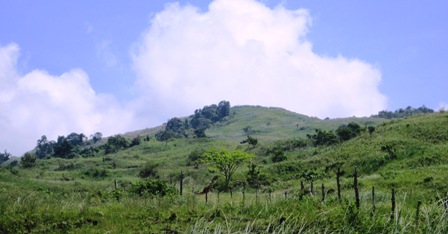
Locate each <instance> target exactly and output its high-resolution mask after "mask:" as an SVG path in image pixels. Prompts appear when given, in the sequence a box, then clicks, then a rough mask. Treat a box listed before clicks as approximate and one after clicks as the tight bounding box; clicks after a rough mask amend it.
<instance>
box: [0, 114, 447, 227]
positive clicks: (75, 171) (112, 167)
mask: <svg viewBox="0 0 448 234" xmlns="http://www.w3.org/2000/svg"><path fill="white" fill-rule="evenodd" d="M350 122H356V123H358V124H359V125H360V126H361V127H366V126H375V127H376V128H375V131H374V132H373V134H369V132H368V131H367V130H365V129H364V128H363V131H361V133H360V134H359V135H358V136H357V137H355V138H353V139H351V140H348V141H344V142H340V143H336V144H331V145H318V146H316V145H313V144H312V143H311V142H310V139H308V138H307V137H306V135H307V134H314V133H315V129H317V128H319V129H324V130H328V131H330V130H335V129H337V128H338V127H339V126H341V125H344V124H345V125H346V124H348V123H350ZM161 129H163V126H162V127H157V128H154V129H147V130H141V131H136V132H133V133H129V134H127V136H130V137H135V136H137V135H141V136H146V135H148V134H151V135H153V134H155V133H156V132H157V131H159V130H161ZM245 130H246V131H245ZM247 134H249V135H251V136H252V137H255V138H257V139H258V144H257V145H256V146H252V145H247V144H240V142H241V141H242V140H244V139H246V137H247V136H246V135H247ZM206 135H207V136H208V137H207V138H190V139H185V138H184V139H172V140H170V141H167V142H159V141H157V140H155V138H154V137H152V138H151V139H150V140H149V141H142V142H141V143H140V144H139V145H136V146H133V147H131V148H128V149H126V150H120V151H118V152H116V153H112V154H105V152H104V151H101V150H100V151H99V152H98V153H96V154H95V155H94V156H93V157H87V158H83V157H79V158H74V159H63V158H49V159H38V160H37V161H36V165H35V166H34V167H32V168H22V167H21V166H20V165H18V166H2V167H0V212H1V216H0V232H3V233H20V232H45V233H47V232H48V233H60V232H79V233H86V232H87V233H91V232H111V233H121V232H125V233H126V232H142V233H176V232H179V233H221V232H232V233H241V232H243V233H245V232H252V233H273V232H276V233H301V232H302V233H316V232H338V233H340V232H344V233H347V232H348V233H351V232H361V233H384V232H397V233H406V232H417V233H420V232H421V233H446V232H447V231H448V229H447V228H448V225H447V224H448V221H447V220H448V219H447V217H446V211H447V210H446V204H447V203H446V199H447V192H448V185H447V184H446V178H448V170H447V169H448V114H447V113H434V114H425V115H417V116H412V117H409V118H405V119H394V120H389V121H386V120H384V119H379V118H347V119H330V120H320V119H317V118H312V117H307V116H304V115H300V114H296V113H293V112H290V111H287V110H284V109H281V108H266V107H258V106H238V107H233V108H232V109H231V114H230V116H228V117H226V118H225V119H224V120H222V121H221V122H219V123H217V124H215V125H213V126H212V127H211V128H209V129H207V131H206ZM297 142H299V143H300V144H298V143H297ZM302 143H305V144H302ZM212 147H215V148H221V147H222V148H226V149H229V150H235V149H240V150H244V151H246V152H248V153H251V154H254V155H255V158H254V159H253V160H252V163H254V164H256V165H257V168H259V169H260V173H261V174H263V175H264V177H263V178H264V179H265V180H266V182H267V183H266V184H265V185H263V186H262V187H261V188H260V189H255V188H250V187H247V186H244V183H242V182H244V181H246V173H247V171H248V167H247V165H248V164H244V165H240V167H239V168H238V170H237V171H236V173H235V175H234V177H233V181H234V183H233V189H232V193H229V192H218V190H215V191H212V192H211V193H209V194H207V195H208V197H207V202H206V200H205V194H199V193H198V192H200V191H202V189H203V188H204V187H206V186H207V185H209V184H210V182H211V181H212V178H213V177H214V176H216V175H219V173H218V172H217V171H216V170H211V168H210V165H208V164H199V166H198V167H197V168H196V163H195V162H192V161H191V160H189V158H190V159H191V155H193V154H194V152H201V151H202V150H208V149H210V148H212ZM279 150H280V151H281V152H280V153H282V154H283V156H285V157H286V160H285V161H282V162H275V163H274V162H273V161H272V157H273V155H274V154H276V152H279ZM338 168H340V170H341V171H342V173H341V174H342V175H341V178H340V183H341V188H342V191H341V193H342V198H341V200H339V199H338V197H337V195H336V193H331V191H335V190H337V184H336V176H335V174H336V172H337V169H338ZM355 168H357V172H358V175H359V176H358V178H357V179H358V181H359V184H358V186H359V193H360V202H361V206H360V207H359V208H357V207H356V205H355V193H354V191H353V181H354V170H355ZM145 170H154V171H155V174H156V176H155V177H154V178H153V181H165V182H166V183H167V186H173V187H174V188H175V189H179V176H180V172H181V171H183V173H184V179H183V196H178V195H170V196H163V197H161V196H157V195H156V196H153V195H151V194H149V193H148V194H143V195H141V194H136V193H135V192H133V191H135V190H133V188H135V187H136V186H137V185H138V184H139V183H143V181H145V180H144V179H142V178H140V176H139V175H140V173H141V172H142V171H145ZM156 177H157V178H156ZM301 183H303V184H304V187H305V188H304V190H308V191H307V192H305V191H304V190H302V189H301V186H300V185H301ZM311 183H313V186H314V191H315V192H314V195H313V196H309V195H307V194H309V193H310V192H309V190H310V189H311ZM322 184H323V185H324V187H325V189H324V190H325V194H326V197H325V200H323V199H322V195H321V186H322ZM372 187H375V194H376V198H375V208H376V210H375V213H373V214H372V208H373V207H374V206H373V198H372V195H371V190H372ZM392 187H393V188H394V191H395V194H394V196H395V199H396V208H395V210H394V212H393V213H392V216H391V215H390V214H391V208H392V205H391V197H392V195H391V188H392ZM419 201H421V202H422V204H421V207H420V209H419V212H420V214H419V215H420V216H419V217H417V215H416V212H417V211H416V207H417V204H418V202H419Z"/></svg>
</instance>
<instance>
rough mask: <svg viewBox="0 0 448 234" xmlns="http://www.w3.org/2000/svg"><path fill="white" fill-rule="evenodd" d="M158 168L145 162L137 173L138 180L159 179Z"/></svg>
mask: <svg viewBox="0 0 448 234" xmlns="http://www.w3.org/2000/svg"><path fill="white" fill-rule="evenodd" d="M158 166H159V165H158V164H154V163H150V162H147V163H146V164H145V166H144V167H143V169H142V170H141V171H140V173H139V176H140V178H148V177H152V178H159V175H158V174H157V167H158Z"/></svg>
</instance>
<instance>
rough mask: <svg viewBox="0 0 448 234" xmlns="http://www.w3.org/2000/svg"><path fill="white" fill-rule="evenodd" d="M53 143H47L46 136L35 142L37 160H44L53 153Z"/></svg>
mask: <svg viewBox="0 0 448 234" xmlns="http://www.w3.org/2000/svg"><path fill="white" fill-rule="evenodd" d="M54 145H55V142H54V141H48V139H47V136H45V135H43V136H41V137H40V139H39V140H37V147H36V156H37V158H45V157H46V156H52V155H53V153H54Z"/></svg>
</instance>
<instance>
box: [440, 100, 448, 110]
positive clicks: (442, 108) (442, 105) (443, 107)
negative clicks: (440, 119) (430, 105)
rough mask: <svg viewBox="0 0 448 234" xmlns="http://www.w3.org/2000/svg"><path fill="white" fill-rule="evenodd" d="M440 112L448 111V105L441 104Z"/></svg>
mask: <svg viewBox="0 0 448 234" xmlns="http://www.w3.org/2000/svg"><path fill="white" fill-rule="evenodd" d="M439 110H441V111H448V104H447V103H444V102H442V103H440V104H439Z"/></svg>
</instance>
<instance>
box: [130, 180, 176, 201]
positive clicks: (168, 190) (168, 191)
mask: <svg viewBox="0 0 448 234" xmlns="http://www.w3.org/2000/svg"><path fill="white" fill-rule="evenodd" d="M130 190H131V192H132V193H135V194H138V195H140V196H143V195H145V194H148V195H152V196H162V197H163V196H167V195H176V194H177V190H176V188H174V187H173V186H172V185H169V184H168V183H167V182H165V181H162V180H158V179H156V180H153V179H146V180H143V181H139V182H137V183H136V184H132V186H131V188H130Z"/></svg>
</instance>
